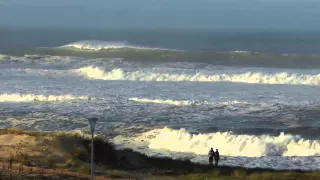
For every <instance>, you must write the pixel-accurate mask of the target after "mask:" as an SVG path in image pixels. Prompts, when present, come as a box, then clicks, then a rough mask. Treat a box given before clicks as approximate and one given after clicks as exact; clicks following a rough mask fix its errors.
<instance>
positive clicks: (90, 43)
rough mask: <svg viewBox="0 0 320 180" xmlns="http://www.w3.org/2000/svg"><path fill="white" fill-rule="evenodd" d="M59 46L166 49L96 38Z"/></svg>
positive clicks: (81, 48) (79, 48) (102, 48)
mask: <svg viewBox="0 0 320 180" xmlns="http://www.w3.org/2000/svg"><path fill="white" fill-rule="evenodd" d="M59 48H72V49H78V50H89V51H102V50H113V49H124V48H129V49H144V50H166V49H161V48H151V47H144V46H136V45H133V44H130V43H129V42H127V41H98V40H87V41H78V42H74V43H70V44H66V45H63V46H60V47H59Z"/></svg>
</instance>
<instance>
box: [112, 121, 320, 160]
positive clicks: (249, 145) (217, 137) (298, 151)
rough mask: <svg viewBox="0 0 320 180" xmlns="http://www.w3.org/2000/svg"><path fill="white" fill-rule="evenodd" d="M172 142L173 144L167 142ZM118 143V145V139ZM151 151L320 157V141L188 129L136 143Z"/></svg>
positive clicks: (153, 135) (153, 132) (144, 137)
mask: <svg viewBox="0 0 320 180" xmlns="http://www.w3.org/2000/svg"><path fill="white" fill-rule="evenodd" d="M168 139H170V141H167V140H168ZM115 141H117V140H116V139H115ZM141 142H143V143H146V145H147V147H148V148H149V149H153V150H168V151H173V152H180V153H194V154H197V155H207V153H208V150H209V149H210V148H211V147H213V148H214V149H216V148H217V149H219V151H220V153H221V154H222V155H223V156H245V157H262V156H319V155H320V141H318V140H306V139H303V138H301V137H300V136H298V135H296V136H293V135H290V134H284V133H281V134H280V135H279V136H269V135H262V136H254V135H236V134H233V133H232V132H216V133H208V134H191V133H189V132H187V131H186V130H185V129H180V130H174V129H170V128H167V127H165V128H163V129H155V130H151V131H148V132H145V133H142V134H141V135H138V136H137V137H135V138H134V139H133V143H134V144H136V143H141Z"/></svg>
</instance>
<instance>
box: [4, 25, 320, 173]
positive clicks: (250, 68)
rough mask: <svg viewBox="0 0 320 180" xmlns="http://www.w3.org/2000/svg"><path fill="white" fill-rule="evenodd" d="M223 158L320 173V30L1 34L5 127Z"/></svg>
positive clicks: (201, 159) (159, 152)
mask: <svg viewBox="0 0 320 180" xmlns="http://www.w3.org/2000/svg"><path fill="white" fill-rule="evenodd" d="M90 117H98V118H99V121H98V123H97V127H96V133H97V134H98V135H100V136H103V137H104V138H106V139H108V140H110V141H111V142H113V143H114V144H115V145H116V147H117V148H131V149H133V150H135V151H139V152H142V153H144V154H147V155H150V156H165V157H171V158H174V159H189V160H191V161H193V162H198V163H204V164H206V163H208V156H207V154H208V151H209V149H210V148H211V147H213V148H214V149H219V151H220V154H221V163H219V164H221V165H229V166H243V167H260V168H272V169H302V170H310V169H320V33H319V32H316V31H280V30H273V31H271V30H269V31H267V30H244V29H242V30H223V29H220V30H200V29H145V30H139V29H131V30H130V29H126V30H124V29H80V30H79V29H5V28H2V29H0V128H12V127H17V128H23V129H26V130H39V131H78V132H83V133H88V132H89V124H88V120H87V119H88V118H90Z"/></svg>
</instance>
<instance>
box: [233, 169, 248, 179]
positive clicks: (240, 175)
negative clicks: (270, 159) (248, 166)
mask: <svg viewBox="0 0 320 180" xmlns="http://www.w3.org/2000/svg"><path fill="white" fill-rule="evenodd" d="M231 175H232V176H233V177H236V178H245V177H246V176H247V172H246V171H245V170H244V169H236V170H234V171H233V172H232V173H231Z"/></svg>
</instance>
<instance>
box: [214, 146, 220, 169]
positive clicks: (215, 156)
mask: <svg viewBox="0 0 320 180" xmlns="http://www.w3.org/2000/svg"><path fill="white" fill-rule="evenodd" d="M219 159H220V154H219V151H218V149H216V152H215V153H214V165H215V166H216V167H217V166H218V163H219Z"/></svg>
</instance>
